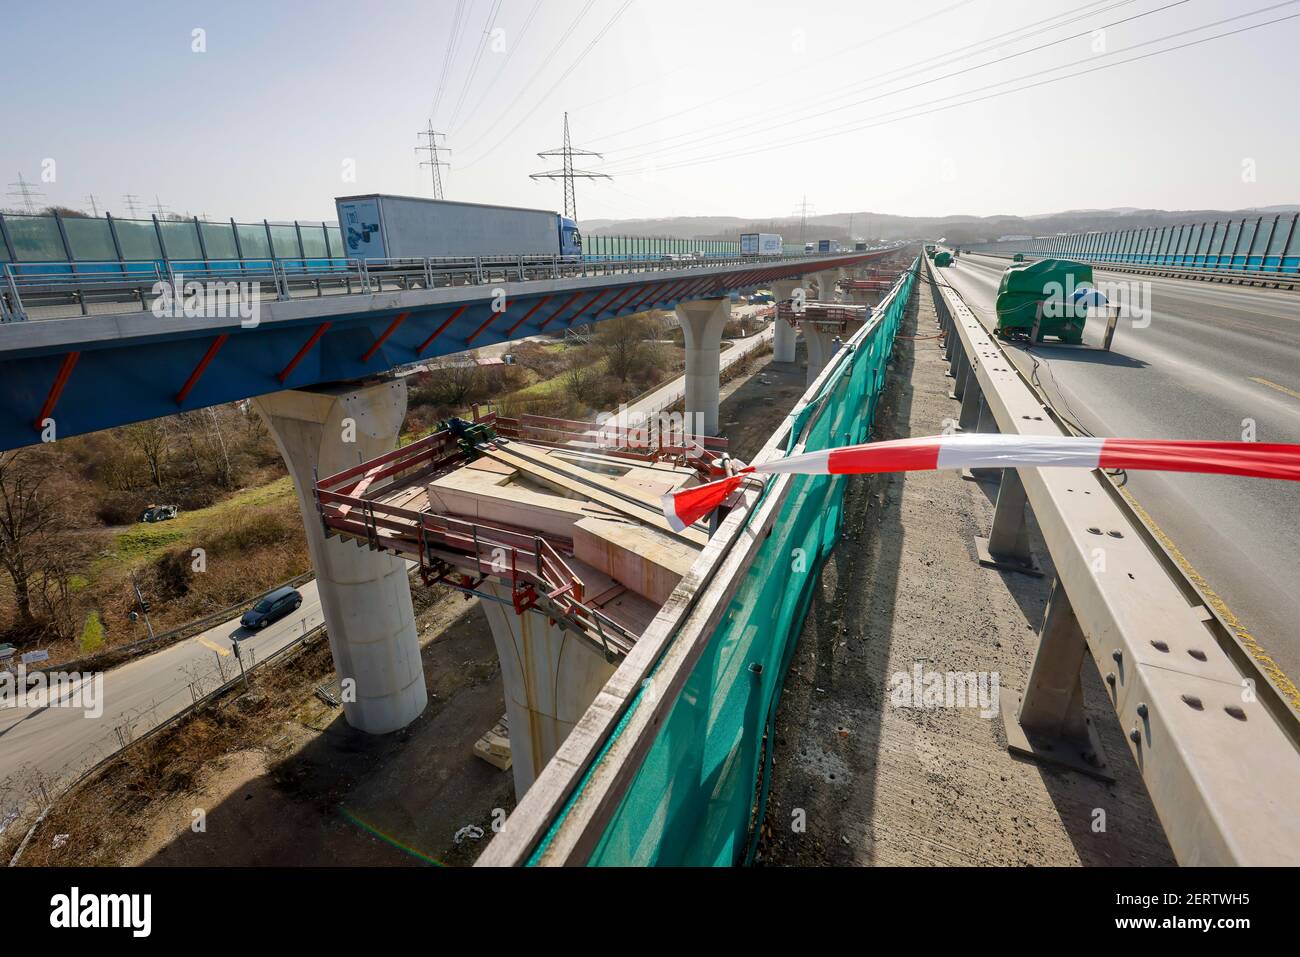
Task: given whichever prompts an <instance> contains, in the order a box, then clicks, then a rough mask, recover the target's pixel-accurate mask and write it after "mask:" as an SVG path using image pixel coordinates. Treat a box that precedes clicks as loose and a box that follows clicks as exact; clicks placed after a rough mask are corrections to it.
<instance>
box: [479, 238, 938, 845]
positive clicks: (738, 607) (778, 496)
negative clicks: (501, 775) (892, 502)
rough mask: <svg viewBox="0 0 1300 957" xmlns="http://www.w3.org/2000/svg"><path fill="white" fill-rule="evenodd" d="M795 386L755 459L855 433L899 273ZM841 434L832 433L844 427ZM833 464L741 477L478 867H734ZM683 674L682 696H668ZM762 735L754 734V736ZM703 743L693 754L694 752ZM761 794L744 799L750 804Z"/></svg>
mask: <svg viewBox="0 0 1300 957" xmlns="http://www.w3.org/2000/svg"><path fill="white" fill-rule="evenodd" d="M915 270H916V264H915V263H913V265H912V267H911V269H909V270H908V272H907V273H905V274H904V275H903V276H901V277H900V279H899V281H898V283H897V284H896V285H895V286H894V288H893V290H892V291H891V293H890V294H889V295H888V296H887V297H886V298H885V299H884V301H883V302H882V303H881V304H880V305H879V306H877V307H876V309H875V314H874V315H873V317H872V318H871V320H869V321H868V322H867V323H865V324H864V325H863V326H862V328H861V329H859V330H858V331H857V332H856V333H855V334H854V335H853V336H852V337H851V338H850V339H849V340H848V341H847V342H846V343H845V344H844V347H843V348H841V349H840V350H839V351H838V352H837V353H836V355H835V357H834V358H833V359H832V360H831V362H829V363H828V364H827V366H826V368H825V369H823V370H822V372H821V373H820V375H818V377H817V379H816V380H815V381H814V382H813V384H812V385H811V386H809V388H808V390H807V391H806V392H805V393H804V395H803V397H802V398H801V399H800V400H799V402H798V403H797V404H796V405H795V407H794V409H793V410H792V411H791V412H790V414H789V415H788V416H787V417H786V418H785V420H784V421H783V422H782V424H781V426H780V427H779V428H778V429H777V430H776V432H775V433H773V435H772V436H771V438H769V439H768V441H767V443H766V444H765V445H764V447H763V449H762V451H760V452H759V453H758V455H757V456H756V459H755V461H764V460H766V459H769V458H773V457H779V456H780V455H781V454H782V453H783V452H802V451H804V446H805V444H806V443H809V442H811V443H813V445H814V446H815V447H822V446H823V444H824V443H827V442H828V441H830V437H831V436H832V435H834V437H835V438H834V441H835V442H837V443H838V442H839V441H842V440H846V441H850V442H852V441H861V440H862V438H863V437H864V436H865V435H866V433H867V432H868V430H869V428H870V424H871V420H872V416H873V413H874V409H875V404H876V398H877V397H878V395H879V392H880V387H881V385H882V384H883V381H884V366H885V362H886V361H887V359H888V358H889V356H890V354H891V351H892V346H893V335H894V332H895V331H896V327H897V325H898V323H899V321H900V320H901V312H902V308H903V306H905V304H906V300H907V295H908V292H909V290H910V288H911V284H912V279H913V277H914V276H915ZM846 436H847V439H845V437H846ZM842 492H843V477H842V476H792V475H777V476H774V477H773V478H772V479H771V480H770V481H769V482H768V483H767V484H766V485H764V486H763V487H762V488H761V489H760V488H759V486H758V485H749V486H744V487H742V490H741V492H740V493H739V495H740V500H739V501H738V502H737V503H736V504H735V505H734V507H733V508H732V510H731V512H730V513H729V514H728V515H727V516H726V517H725V518H724V519H723V520H722V522H721V524H720V526H719V528H718V530H717V532H716V533H715V534H714V535H713V536H712V537H711V538H710V539H709V542H708V545H707V546H706V547H705V549H704V552H703V553H702V554H701V555H700V556H699V558H698V559H697V560H696V562H695V564H694V565H693V566H692V568H691V569H690V571H689V572H688V573H687V574H686V577H685V578H684V579H683V580H682V581H681V583H680V584H679V585H678V586H677V588H676V589H675V590H674V592H673V594H672V596H671V597H670V598H669V600H668V602H667V603H666V604H665V605H664V607H663V609H662V610H661V611H660V612H659V614H658V616H656V618H655V620H654V622H653V623H652V624H651V625H650V627H649V628H648V629H647V630H646V631H645V632H644V633H643V634H642V635H641V637H640V638H639V639H638V640H637V643H636V645H635V646H634V647H633V649H632V651H631V652H630V653H629V654H628V656H627V658H626V659H625V660H624V661H623V663H622V664H621V665H620V666H619V668H618V670H617V671H616V672H615V673H614V675H613V676H612V677H611V678H610V680H609V682H607V683H606V685H605V687H604V688H603V689H602V690H601V692H600V693H599V694H598V695H597V696H596V699H595V700H594V701H593V703H592V704H591V706H590V707H589V708H588V709H587V711H586V712H585V713H584V714H583V716H582V717H581V718H580V719H579V721H578V724H577V725H576V727H575V728H574V730H573V731H572V732H571V733H570V735H569V736H568V738H566V739H565V741H564V743H563V744H562V745H561V746H560V748H559V750H558V751H557V753H556V755H555V756H554V757H553V758H552V759H551V761H550V762H548V764H547V765H546V767H545V768H544V769H543V770H542V773H541V775H539V777H538V778H537V780H536V781H535V782H534V783H533V785H532V787H530V788H529V790H528V792H527V793H526V794H524V796H523V798H522V800H521V801H520V802H519V805H518V806H517V807H516V808H515V810H514V812H513V813H512V814H511V816H510V822H509V826H507V827H506V828H504V829H503V830H502V831H501V833H499V834H497V835H496V836H495V837H494V838H493V840H492V843H491V844H489V845H488V847H487V848H486V849H485V850H484V852H483V854H482V855H481V856H480V858H479V860H478V864H479V865H482V866H504V865H522V864H542V865H562V864H584V863H593V862H597V863H623V864H626V863H668V864H674V863H734V862H735V860H738V859H740V858H743V857H744V855H745V852H746V848H745V843H746V841H745V837H746V836H747V835H748V834H749V832H750V826H751V824H752V822H753V819H754V817H755V816H758V817H759V818H761V812H759V814H758V815H756V814H755V807H754V796H755V793H756V785H757V783H758V781H757V778H758V776H759V771H760V770H761V768H760V765H761V764H762V762H764V761H765V760H766V759H770V753H768V754H765V753H763V752H761V750H760V746H759V742H760V741H761V740H762V738H763V735H762V734H761V728H762V727H763V726H765V725H768V730H769V731H770V730H771V729H770V724H769V722H770V721H771V720H772V717H773V716H774V714H775V707H776V696H777V695H778V694H779V689H780V683H781V681H782V678H783V675H784V671H785V666H786V665H787V664H788V662H789V653H790V651H791V650H792V648H793V645H792V642H793V641H794V640H795V639H796V638H797V635H798V629H799V625H800V623H801V622H802V620H803V618H804V615H805V613H806V612H807V608H808V600H809V597H810V595H811V589H812V582H813V581H815V577H816V576H815V574H809V575H807V576H803V577H802V578H798V577H796V578H795V579H794V580H793V581H792V576H791V575H790V574H788V570H789V568H790V561H791V558H790V555H791V551H790V550H791V549H792V548H799V549H800V550H801V551H802V552H804V553H805V554H806V562H807V569H808V570H809V571H810V572H811V571H814V570H815V569H816V568H818V567H819V563H820V561H821V560H822V558H823V557H824V555H825V553H826V551H827V550H828V549H829V548H830V547H831V545H832V544H833V543H834V540H835V537H836V532H837V530H838V527H839V516H840V511H839V505H840V500H839V495H842ZM688 682H690V683H691V686H692V688H693V691H692V693H690V694H684V693H683V691H684V689H686V687H687V685H688ZM769 739H770V735H769ZM706 755H707V757H706ZM761 803H762V802H761V799H760V801H759V804H760V807H761Z"/></svg>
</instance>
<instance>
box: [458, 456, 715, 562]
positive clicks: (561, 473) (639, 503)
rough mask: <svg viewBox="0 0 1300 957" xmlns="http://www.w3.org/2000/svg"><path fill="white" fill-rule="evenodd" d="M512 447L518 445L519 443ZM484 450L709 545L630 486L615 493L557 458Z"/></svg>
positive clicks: (575, 491)
mask: <svg viewBox="0 0 1300 957" xmlns="http://www.w3.org/2000/svg"><path fill="white" fill-rule="evenodd" d="M514 447H515V448H518V445H515V446H514ZM483 452H484V454H485V455H487V456H489V457H491V458H494V459H496V460H497V461H499V462H504V463H506V464H507V465H512V466H514V467H515V468H517V469H518V470H519V471H521V472H524V473H527V474H528V475H531V476H533V477H534V478H536V479H538V480H540V481H543V482H547V483H549V484H551V485H555V486H557V487H558V488H562V489H564V490H565V491H568V492H572V493H573V494H575V495H580V496H582V497H583V498H587V499H590V500H591V501H593V502H596V503H598V504H600V505H603V506H605V507H606V508H608V509H611V510H613V511H615V512H618V513H619V514H620V515H626V516H627V517H628V518H631V519H635V520H636V521H638V522H641V523H643V524H645V525H652V526H654V527H655V528H657V529H660V530H661V531H664V532H667V533H668V534H669V535H672V536H674V537H676V538H680V539H682V540H683V541H687V542H690V543H691V544H692V545H696V546H699V547H700V548H703V547H704V546H705V545H707V544H708V541H709V536H708V535H706V534H705V533H704V532H702V531H700V530H698V529H696V528H688V529H686V530H685V531H684V532H678V531H675V530H674V529H673V527H672V526H671V525H669V524H668V519H666V518H664V514H663V511H662V509H661V508H660V506H659V503H658V502H655V503H654V504H650V502H649V496H638V495H636V494H635V493H634V491H633V490H630V489H629V490H626V494H625V495H618V494H614V493H612V492H610V491H607V490H606V489H604V488H601V483H600V481H599V476H596V475H591V477H590V478H588V477H586V476H582V475H579V474H577V473H578V472H579V471H581V470H579V469H577V467H576V466H571V465H569V464H568V463H566V462H563V461H559V460H556V461H550V462H542V461H538V460H536V459H534V458H532V457H531V456H528V455H526V454H523V455H519V454H515V452H513V451H506V450H505V449H500V448H491V447H485V448H484V450H483ZM589 474H590V473H589Z"/></svg>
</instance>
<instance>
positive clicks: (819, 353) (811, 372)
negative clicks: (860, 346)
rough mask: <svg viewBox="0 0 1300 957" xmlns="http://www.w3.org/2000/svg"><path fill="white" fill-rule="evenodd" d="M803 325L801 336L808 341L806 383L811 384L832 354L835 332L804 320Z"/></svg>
mask: <svg viewBox="0 0 1300 957" xmlns="http://www.w3.org/2000/svg"><path fill="white" fill-rule="evenodd" d="M802 325H803V338H804V341H805V342H806V343H808V380H807V381H808V384H809V385H812V384H813V380H814V379H816V378H817V377H818V376H819V375H821V372H822V370H823V369H825V368H826V363H828V362H830V361H831V356H832V355H833V354H834V349H835V347H834V344H833V340H834V338H835V333H834V332H832V331H831V330H830V329H823V328H821V327H819V326H817V325H816V324H815V323H811V322H805V323H802Z"/></svg>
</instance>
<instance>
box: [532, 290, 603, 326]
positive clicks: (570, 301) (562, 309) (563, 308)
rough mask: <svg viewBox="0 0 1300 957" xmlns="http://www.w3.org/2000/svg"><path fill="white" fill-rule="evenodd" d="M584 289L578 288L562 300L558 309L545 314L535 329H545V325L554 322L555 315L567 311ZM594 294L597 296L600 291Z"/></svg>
mask: <svg viewBox="0 0 1300 957" xmlns="http://www.w3.org/2000/svg"><path fill="white" fill-rule="evenodd" d="M586 291H587V290H585V289H579V290H578V291H577V292H575V293H574V294H573V295H572V296H570V297H569V298H568V299H566V300H564V305H562V306H561V307H560V308H559V309H556V310H555V311H554V312H553V313H551V314H550V315H549V316H547V317H546V319H545V320H543V322H542V324H541V325H540V326H538V327H537V331H538V332H541V331H542V330H543V329H545V328H546V327H547V326H549V325H550V324H551V323H552V322H554V321H555V317H556V316H558V315H560V313H562V312H565V311H567V310H568V308H569V307H570V306H572V305H573V304H574V302H576V301H577V299H578V297H579V296H581V295H582V294H583V293H584V292H586ZM596 295H597V296H599V295H600V293H596Z"/></svg>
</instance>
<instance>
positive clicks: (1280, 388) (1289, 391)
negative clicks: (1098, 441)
mask: <svg viewBox="0 0 1300 957" xmlns="http://www.w3.org/2000/svg"><path fill="white" fill-rule="evenodd" d="M1250 381H1251V382H1258V383H1259V384H1260V385H1266V386H1268V387H1269V388H1270V389H1277V391H1278V392H1283V393H1285V394H1287V395H1289V396H1290V397H1291V398H1293V399H1300V392H1297V391H1296V390H1295V389H1288V388H1287V387H1286V386H1284V385H1278V384H1277V383H1276V382H1269V381H1268V380H1267V379H1261V378H1259V377H1257V376H1251V377H1250Z"/></svg>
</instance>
